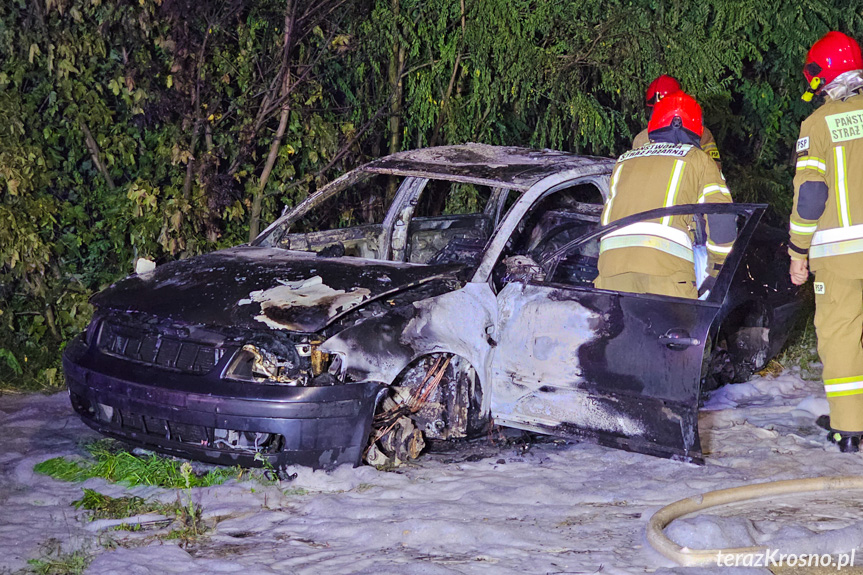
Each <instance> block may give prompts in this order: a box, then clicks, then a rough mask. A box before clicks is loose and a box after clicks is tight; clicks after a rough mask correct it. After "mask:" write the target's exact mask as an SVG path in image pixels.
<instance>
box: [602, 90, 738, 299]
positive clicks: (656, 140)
mask: <svg viewBox="0 0 863 575" xmlns="http://www.w3.org/2000/svg"><path fill="white" fill-rule="evenodd" d="M647 130H648V133H649V135H650V142H649V143H647V144H645V145H643V146H641V147H640V148H637V149H635V150H630V151H629V152H626V153H625V154H623V155H622V156H620V158H618V160H617V164H615V166H614V171H613V172H612V175H611V190H610V193H609V197H608V200H607V201H606V203H605V208H604V209H603V212H602V223H603V225H606V224H608V223H610V222H613V221H615V220H619V219H621V218H624V217H626V216H630V215H633V214H637V213H639V212H643V211H647V210H652V209H655V208H661V207H670V206H675V205H682V204H699V203H728V202H731V194H729V192H728V188H726V187H725V180H724V179H723V178H722V175H721V174H720V173H719V168H717V167H716V163H715V162H713V161H712V160H711V159H710V156H708V155H707V154H706V153H705V152H704V151H702V150H701V148H700V146H699V142H700V140H701V136H702V134H703V132H704V126H703V124H702V122H701V107H700V106H699V105H698V102H696V101H695V99H694V98H692V97H691V96H689V95H688V94H685V93H683V92H680V91H678V92H675V93H673V94H670V95H668V96H666V97H665V98H663V99H662V100H660V101H659V102H658V103H657V104H656V107H655V109H654V111H653V115H652V116H651V118H650V123H649V124H648V126H647ZM691 219H692V218H691V216H666V217H663V218H661V219H657V220H654V221H649V222H639V223H637V224H633V225H630V226H626V227H623V228H621V229H619V230H616V231H614V232H611V233H610V234H608V235H606V236H604V237H603V238H602V239H601V240H600V245H599V264H598V265H599V277H597V279H596V282H595V285H596V287H598V288H601V289H610V290H616V291H626V292H635V293H654V294H661V295H670V296H677V297H686V298H696V297H698V290H697V288H696V286H695V277H696V275H695V266H694V261H695V259H694V253H693V237H692V230H693V229H694V225H693V222H692V221H691ZM707 234H708V239H707V250H708V269H707V271H708V274H709V276H710V277H708V279H707V280H706V283H707V284H708V286H709V285H710V283H711V278H713V277H715V275H716V273H717V272H718V271H719V269H720V267H721V264H722V263H723V262H724V261H725V257H726V255H727V254H728V253H729V252H730V251H731V245H732V243H733V241H734V239H735V238H736V236H737V226H736V222H735V219H734V217H733V216H730V217H729V216H728V215H724V214H723V215H720V214H717V215H710V216H708V218H707Z"/></svg>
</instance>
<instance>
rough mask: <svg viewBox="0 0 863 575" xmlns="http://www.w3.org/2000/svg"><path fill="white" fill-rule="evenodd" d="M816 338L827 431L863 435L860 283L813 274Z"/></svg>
mask: <svg viewBox="0 0 863 575" xmlns="http://www.w3.org/2000/svg"><path fill="white" fill-rule="evenodd" d="M815 334H816V335H817V336H818V356H819V357H820V358H821V363H822V364H823V365H824V374H823V376H822V377H823V379H824V389H825V392H826V394H827V402H828V403H829V404H830V427H832V428H833V429H834V430H836V431H844V432H849V433H863V346H861V337H863V279H848V278H845V277H841V276H838V275H836V274H835V273H833V272H831V271H829V270H818V271H817V272H815Z"/></svg>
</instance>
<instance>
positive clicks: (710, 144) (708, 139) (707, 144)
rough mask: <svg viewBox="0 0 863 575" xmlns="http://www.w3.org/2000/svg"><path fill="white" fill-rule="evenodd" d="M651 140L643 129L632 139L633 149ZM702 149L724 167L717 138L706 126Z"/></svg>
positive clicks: (702, 136) (702, 135) (702, 138)
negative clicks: (715, 138) (714, 137)
mask: <svg viewBox="0 0 863 575" xmlns="http://www.w3.org/2000/svg"><path fill="white" fill-rule="evenodd" d="M649 141H650V137H649V136H648V135H647V128H645V129H644V130H642V131H641V132H639V133H638V135H636V136H635V139H634V140H632V149H633V150H635V149H637V148H640V147H641V146H643V145H644V144H646V143H648V142H649ZM701 149H702V150H703V151H704V152H705V153H706V154H707V155H708V156H710V157H711V158H713V160H714V161H715V162H716V163H717V164H720V166H719V167H720V169H722V165H721V163H720V162H721V161H722V160H721V158H720V157H719V148H718V147H717V146H716V140H714V139H713V134H712V133H710V130H708V129H707V128H706V127H705V128H704V133H703V134H701Z"/></svg>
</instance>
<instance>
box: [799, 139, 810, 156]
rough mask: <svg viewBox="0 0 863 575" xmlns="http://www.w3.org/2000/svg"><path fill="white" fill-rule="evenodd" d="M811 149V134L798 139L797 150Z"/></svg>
mask: <svg viewBox="0 0 863 575" xmlns="http://www.w3.org/2000/svg"><path fill="white" fill-rule="evenodd" d="M808 149H809V136H806V137H805V138H800V139H799V140H797V152H798V153H800V152H805V151H806V150H808Z"/></svg>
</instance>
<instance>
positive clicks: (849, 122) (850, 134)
mask: <svg viewBox="0 0 863 575" xmlns="http://www.w3.org/2000/svg"><path fill="white" fill-rule="evenodd" d="M824 119H825V120H826V121H827V128H828V129H829V130H830V139H831V140H833V143H837V142H847V141H848V140H856V139H858V138H863V110H854V111H852V112H845V113H843V114H833V115H832V116H827V117H826V118H824Z"/></svg>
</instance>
